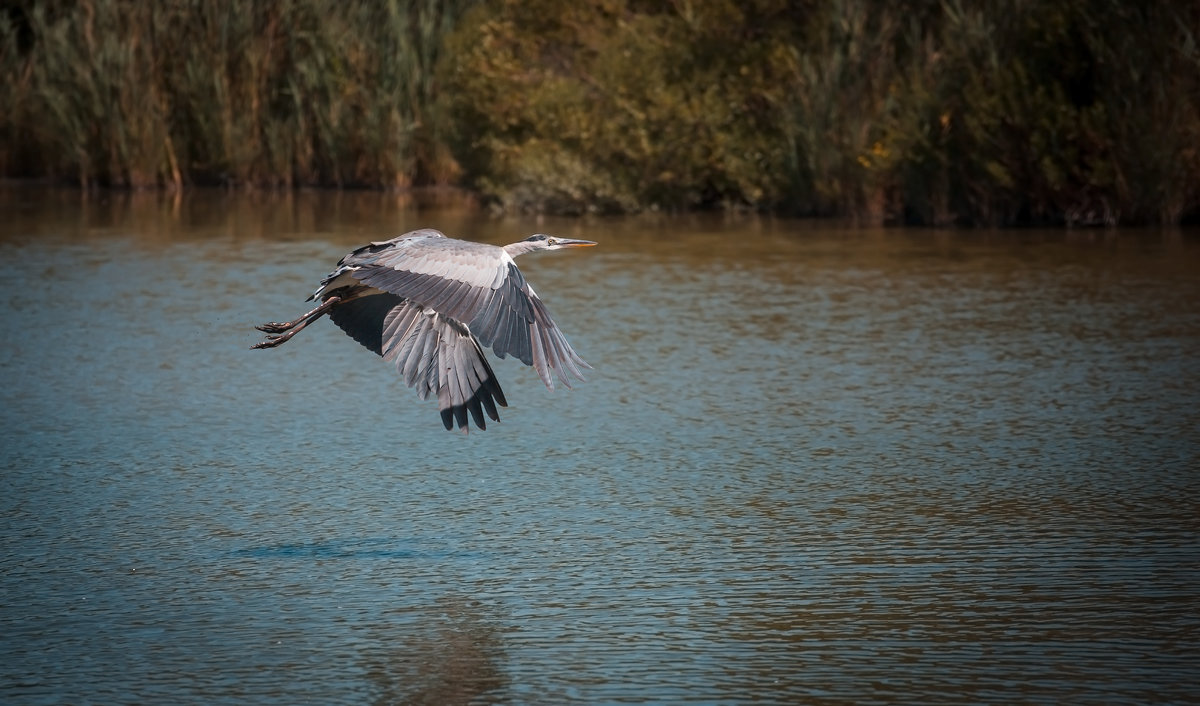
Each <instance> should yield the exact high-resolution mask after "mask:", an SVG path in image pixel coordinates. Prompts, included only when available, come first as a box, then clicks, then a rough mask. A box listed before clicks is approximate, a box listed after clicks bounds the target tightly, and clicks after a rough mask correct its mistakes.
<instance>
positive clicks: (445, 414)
mask: <svg viewBox="0 0 1200 706" xmlns="http://www.w3.org/2000/svg"><path fill="white" fill-rule="evenodd" d="M329 316H330V318H331V319H333V322H334V323H336V324H337V325H338V326H340V327H341V328H342V330H343V331H345V332H346V333H347V334H349V335H350V337H351V338H353V339H354V340H356V341H358V342H359V343H361V344H363V345H364V346H366V347H367V348H369V349H371V350H372V351H373V352H375V353H377V354H379V355H381V356H383V358H384V360H387V361H393V362H395V364H396V369H397V371H399V373H400V375H401V377H403V378H404V382H405V384H407V385H408V386H409V387H414V388H416V391H417V396H418V397H420V398H421V399H423V400H424V399H427V398H428V397H429V395H430V394H431V393H432V394H434V395H436V396H437V399H438V409H439V410H440V412H441V415H442V424H444V425H445V427H446V428H447V429H452V428H453V427H454V425H455V423H457V424H458V427H459V428H460V429H463V430H466V429H467V415H468V414H470V417H471V419H473V420H474V421H475V425H476V426H478V427H479V428H480V429H486V428H487V423H486V422H485V421H484V414H485V413H486V414H487V416H488V417H491V418H492V419H493V420H494V421H500V415H499V414H498V413H497V411H496V405H500V406H501V407H507V406H508V403H507V401H506V400H505V399H504V392H503V391H502V390H501V389H500V383H499V381H498V380H497V379H496V374H495V373H494V372H493V371H492V368H491V366H490V365H488V362H487V357H486V356H485V355H484V353H483V349H482V348H480V346H479V342H478V341H476V340H475V338H474V337H473V336H472V335H471V332H470V331H469V330H467V327H466V326H464V325H462V324H461V323H459V322H457V321H454V320H453V319H450V318H448V317H445V316H443V315H441V314H439V313H437V312H436V311H434V310H432V309H430V308H428V307H423V306H421V305H419V304H416V303H414V302H412V301H408V300H405V299H403V298H401V297H399V296H397V295H394V294H374V295H370V296H365V297H359V298H357V299H351V300H349V301H347V302H345V303H343V304H339V305H338V306H335V307H334V308H333V309H332V310H330V312H329Z"/></svg>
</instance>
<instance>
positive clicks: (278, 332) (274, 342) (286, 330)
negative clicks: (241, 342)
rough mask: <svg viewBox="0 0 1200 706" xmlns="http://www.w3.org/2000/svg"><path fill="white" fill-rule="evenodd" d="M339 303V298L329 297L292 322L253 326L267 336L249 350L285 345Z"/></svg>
mask: <svg viewBox="0 0 1200 706" xmlns="http://www.w3.org/2000/svg"><path fill="white" fill-rule="evenodd" d="M340 301H342V298H341V297H338V296H333V297H329V298H328V299H326V300H325V301H323V302H321V305H320V306H318V307H317V308H315V309H313V310H312V311H310V312H308V313H307V314H305V315H304V316H301V317H300V318H298V319H296V320H294V321H288V322H285V323H279V322H275V321H271V322H268V323H265V324H263V325H261V326H255V327H254V328H256V329H258V330H259V331H263V332H265V333H267V334H269V335H268V336H267V340H265V341H263V342H261V343H255V344H254V345H253V346H250V348H251V349H255V348H274V347H275V346H278V345H280V344H283V343H286V342H287V341H288V340H290V339H291V337H292V336H295V335H296V334H298V333H300V332H301V331H302V330H304V327H305V326H308V325H309V324H311V323H312V322H314V321H316V320H317V319H319V318H321V317H322V316H324V315H325V314H326V313H328V312H329V310H330V309H332V308H333V307H334V305H335V304H337V303H338V302H340Z"/></svg>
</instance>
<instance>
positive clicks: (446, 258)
mask: <svg viewBox="0 0 1200 706" xmlns="http://www.w3.org/2000/svg"><path fill="white" fill-rule="evenodd" d="M588 245H595V243H594V242H592V241H590V240H572V239H570V238H556V237H554V236H550V235H543V234H541V233H539V234H536V235H531V236H529V237H528V238H526V239H524V240H522V241H520V242H516V243H513V244H512V245H505V246H504V247H499V246H496V245H487V244H484V243H473V242H469V241H466V240H455V239H453V238H447V237H446V236H445V235H443V234H442V233H440V232H438V231H436V230H433V229H430V228H425V229H422V230H414V231H412V232H411V233H405V234H404V235H401V236H400V237H398V238H392V239H391V240H385V241H381V242H376V243H371V244H370V245H364V246H363V247H361V248H359V249H357V250H355V251H354V252H352V253H350V254H349V255H346V256H345V257H343V258H342V259H341V260H340V261H339V262H338V264H337V268H336V269H335V270H334V271H333V272H331V273H329V276H327V277H326V278H325V279H323V280H321V286H320V287H318V288H317V291H315V292H313V294H312V296H310V297H309V298H308V301H313V300H317V301H319V305H318V306H317V307H316V308H315V309H313V310H312V311H310V312H308V313H307V314H304V315H303V316H301V317H299V318H297V319H295V320H293V321H287V322H283V323H278V322H271V323H266V324H263V325H261V326H256V327H255V328H257V329H258V330H260V331H263V332H265V333H266V334H267V338H266V340H265V341H263V342H262V343H258V344H255V345H254V346H251V348H274V347H275V346H278V345H281V344H283V343H286V342H287V341H288V340H290V339H291V338H292V336H295V335H296V334H297V333H299V332H300V331H301V330H302V329H303V328H304V327H305V326H308V325H309V324H311V323H312V322H314V321H316V320H317V319H319V318H321V317H322V316H324V315H326V314H328V315H329V318H330V319H332V320H333V323H335V324H337V325H338V326H339V327H341V329H342V330H343V331H345V332H346V333H347V334H348V335H349V336H350V337H351V338H353V339H354V340H355V341H358V342H359V343H361V344H362V345H363V346H366V347H367V348H369V349H371V350H372V351H374V352H375V353H376V354H377V355H380V356H383V359H384V360H387V361H393V362H395V364H396V369H397V370H398V371H399V372H400V374H401V375H402V376H403V377H404V382H405V383H406V384H407V385H408V386H409V387H415V388H416V390H417V396H418V397H419V398H421V399H422V400H424V399H427V398H428V397H429V395H430V394H431V393H432V394H435V395H437V400H438V408H439V410H440V412H441V415H442V424H444V425H445V427H446V429H453V428H454V425H455V423H457V424H458V428H459V429H462V430H463V432H464V433H466V432H467V430H468V427H469V425H468V423H467V415H468V413H470V416H471V418H472V419H473V420H474V421H475V425H476V426H477V427H479V428H480V429H486V428H487V423H486V422H485V421H484V418H483V415H484V413H486V414H487V416H488V417H490V418H491V419H492V420H493V421H497V422H498V421H500V416H499V414H497V412H496V405H500V406H501V407H507V406H508V402H507V401H506V400H505V399H504V392H502V391H501V390H500V382H499V381H498V380H497V379H496V373H495V372H493V371H492V366H491V365H489V364H488V361H487V357H486V356H485V355H484V353H483V348H484V347H485V346H490V347H491V349H492V352H494V353H495V354H496V355H497V356H499V357H500V358H504V357H506V356H508V355H510V354H511V355H513V356H515V357H516V358H517V359H518V360H520V361H521V362H522V363H524V364H526V365H532V366H533V368H534V370H536V371H537V373H538V375H539V376H540V377H541V378H542V382H544V383H546V387H548V388H550V389H551V390H553V389H554V376H557V377H558V379H559V380H561V381H562V383H563V384H564V385H566V386H567V387H570V386H571V382H570V378H571V377H575V378H578V379H580V380H583V379H584V377H583V374H582V373H581V372H580V371H579V369H580V367H584V368H590V367H591V366H590V365H588V364H587V363H585V362H584V361H583V359H582V358H580V357H579V355H578V354H576V353H575V351H574V350H573V349H572V348H571V344H569V343H567V339H566V336H564V335H563V332H562V331H561V330H559V328H558V326H556V325H555V324H554V321H553V320H552V319H551V318H550V312H549V311H547V310H546V305H545V304H542V300H541V299H539V298H538V295H537V294H536V293H534V291H533V287H531V286H530V285H529V283H528V282H526V281H525V277H524V276H523V275H522V274H521V271H520V270H518V269H517V264H516V262H514V261H513V258H515V257H517V256H519V255H524V254H525V253H529V252H536V251H539V250H561V249H563V248H576V247H584V246H588Z"/></svg>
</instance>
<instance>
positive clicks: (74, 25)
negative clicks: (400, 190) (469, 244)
mask: <svg viewBox="0 0 1200 706" xmlns="http://www.w3.org/2000/svg"><path fill="white" fill-rule="evenodd" d="M463 4H465V2H463V1H456V0H385V1H383V2H371V3H366V2H363V3H356V2H338V1H337V0H291V1H288V0H277V1H274V2H256V1H255V0H179V1H178V2H169V3H165V2H164V3H157V2H154V3H145V2H139V1H137V0H79V1H78V2H65V1H64V2H28V3H26V4H24V5H18V6H17V9H16V10H15V11H10V12H9V13H8V14H7V16H5V17H3V18H2V19H0V46H3V47H5V49H3V50H0V62H3V63H2V64H0V68H2V70H3V72H4V75H5V78H6V79H8V80H6V88H4V89H0V90H3V91H4V95H3V98H4V103H5V104H6V105H9V106H13V109H12V110H11V111H10V112H9V113H8V115H7V117H6V119H4V120H0V123H3V125H2V126H0V130H3V133H2V134H3V136H4V138H5V139H4V142H5V145H4V147H3V148H0V149H3V152H4V154H3V157H2V158H0V160H2V161H0V164H3V165H4V166H5V167H6V168H7V169H10V170H13V171H19V170H21V169H24V170H26V171H31V172H43V173H50V174H52V175H58V176H67V175H74V177H75V178H76V179H78V181H79V183H80V184H82V185H84V186H85V187H86V186H89V185H92V184H97V183H101V184H111V185H121V186H131V187H145V186H154V185H172V186H175V187H179V186H182V185H183V184H184V183H191V182H198V183H223V184H240V185H286V186H290V185H301V184H329V185H339V186H341V185H354V184H371V185H394V186H405V185H407V184H409V183H411V182H412V181H413V180H414V179H415V178H418V177H422V178H425V179H428V180H431V181H446V180H450V179H453V178H454V177H455V176H456V166H455V164H454V162H453V160H452V158H451V157H450V155H449V153H448V152H447V151H446V150H445V148H444V147H443V146H442V141H441V138H440V129H441V128H440V121H439V119H438V117H437V109H436V107H435V105H434V103H435V101H434V85H433V76H434V66H435V64H436V62H437V58H438V56H437V55H438V48H439V47H440V44H441V39H442V37H443V36H444V35H445V34H446V33H447V32H448V30H449V28H450V27H451V26H452V24H453V22H454V20H455V18H456V16H457V14H458V12H459V9H460V6H461V5H463Z"/></svg>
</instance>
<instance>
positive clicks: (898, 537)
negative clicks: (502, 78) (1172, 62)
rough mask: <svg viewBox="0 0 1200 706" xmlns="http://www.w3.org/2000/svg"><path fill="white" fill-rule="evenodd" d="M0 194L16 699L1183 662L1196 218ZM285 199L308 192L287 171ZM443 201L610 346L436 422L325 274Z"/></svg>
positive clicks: (504, 366) (1178, 675) (1199, 591)
mask: <svg viewBox="0 0 1200 706" xmlns="http://www.w3.org/2000/svg"><path fill="white" fill-rule="evenodd" d="M44 198H45V200H42V199H43V197H35V196H31V195H29V194H27V193H21V194H18V195H16V196H13V195H11V194H9V195H7V196H6V197H5V199H0V203H3V204H4V206H5V208H6V210H7V211H8V212H9V213H10V217H9V218H7V219H5V222H4V223H3V224H0V282H3V283H4V291H5V299H6V308H5V309H4V310H3V313H2V314H0V331H2V332H3V336H4V343H3V344H2V345H0V375H2V376H3V385H2V387H0V701H4V702H5V703H16V704H40V703H45V704H59V703H92V704H106V703H148V702H157V703H280V704H285V703H286V704H291V703H298V702H306V703H364V702H373V703H547V704H550V703H562V702H564V701H574V702H586V703H629V702H637V703H644V702H658V703H661V702H672V701H678V702H682V701H686V702H688V703H722V704H725V703H738V702H755V703H796V702H811V703H896V702H910V703H964V702H997V703H1010V702H1042V703H1097V702H1107V703H1134V702H1142V703H1163V702H1176V703H1185V702H1192V703H1194V702H1196V697H1195V696H1194V694H1196V693H1200V670H1198V668H1197V666H1196V665H1197V664H1200V611H1197V609H1196V607H1197V606H1198V605H1200V588H1198V586H1200V568H1198V567H1200V506H1198V502H1197V497H1198V491H1200V440H1198V439H1200V435H1198V434H1197V430H1198V429H1200V405H1198V404H1197V403H1198V402H1200V238H1198V237H1196V235H1195V234H1188V233H1178V232H1171V233H1159V232H1149V233H1148V232H1127V231H1120V232H1117V231H1097V232H1083V233H1079V232H1076V233H1034V232H1015V233H980V232H949V231H943V232H910V231H859V230H851V229H846V228H830V227H829V226H827V225H824V224H812V223H803V222H787V221H763V220H757V219H749V218H747V219H719V218H718V219H709V218H700V217H696V218H677V219H630V220H619V221H609V220H604V221H555V220H550V221H536V222H534V221H531V222H523V221H520V220H517V219H512V220H489V219H487V218H485V217H483V216H479V215H473V214H469V213H463V212H461V211H458V210H452V209H451V210H447V209H433V210H429V209H426V210H420V209H418V208H416V207H414V206H408V205H405V204H396V203H393V202H390V201H388V200H387V198H386V197H384V196H379V195H361V196H342V197H338V199H337V200H334V201H331V199H332V198H333V197H330V196H327V195H315V196H309V197H306V199H301V200H300V201H299V202H297V201H293V200H290V199H289V200H283V199H271V198H266V197H259V198H258V199H257V200H253V199H246V198H239V197H231V196H220V195H218V196H212V195H199V196H195V197H192V199H191V200H188V201H186V202H185V203H184V205H183V206H182V208H180V207H178V206H176V205H173V204H171V203H169V202H159V201H157V200H152V199H150V200H144V201H142V202H138V201H134V202H125V201H121V200H120V199H119V197H117V201H116V202H115V203H113V204H110V205H105V204H95V203H90V202H83V203H80V202H79V201H78V200H71V199H66V198H63V197H62V196H61V195H59V196H57V197H44ZM298 198H299V197H298ZM424 225H431V226H435V227H438V226H440V227H443V228H445V229H446V230H447V231H453V233H454V234H456V235H463V236H468V235H469V236H470V237H472V238H474V239H479V240H490V241H491V242H508V241H513V240H517V239H519V238H521V237H523V236H524V235H525V234H527V233H528V232H534V231H539V232H556V233H559V234H561V235H565V236H569V237H585V238H589V239H592V240H596V241H599V242H600V243H601V245H600V246H599V247H597V248H591V249H588V250H587V251H578V252H566V253H548V254H545V255H541V256H530V257H529V258H528V259H525V260H523V261H522V262H521V265H522V269H523V270H524V271H525V272H526V274H527V276H528V278H529V279H530V281H531V282H532V283H533V284H534V286H535V287H536V288H537V290H538V292H539V293H540V294H541V295H542V297H543V299H544V300H545V301H546V302H547V304H548V305H549V306H550V308H551V311H552V312H553V313H554V315H555V318H556V320H557V321H558V323H559V324H560V325H561V327H562V328H563V329H564V330H565V331H566V333H567V336H568V337H569V338H570V340H571V342H572V344H573V345H574V347H575V348H576V349H577V350H578V351H579V352H580V354H581V355H582V356H583V357H584V358H585V359H587V360H588V361H589V362H590V363H591V364H592V365H593V366H594V370H592V371H589V375H588V377H589V381H588V382H587V383H582V384H580V385H577V386H576V388H575V389H574V390H562V389H559V390H557V391H555V392H554V393H550V392H548V391H546V390H545V388H544V387H542V385H541V382H540V381H539V380H538V379H537V376H536V375H535V374H534V373H533V372H532V371H531V370H529V369H528V368H525V367H524V366H521V365H520V364H519V363H517V362H516V361H512V360H506V361H494V367H495V368H496V371H497V373H498V374H499V376H500V380H501V382H502V384H503V385H504V389H505V392H506V393H507V396H508V399H509V402H510V407H509V408H508V409H506V410H501V418H502V420H503V421H502V423H501V424H498V425H491V424H489V427H488V431H486V432H473V433H471V434H469V435H467V436H463V435H461V434H457V433H451V432H446V431H444V430H443V429H442V427H441V423H440V420H439V418H438V415H437V410H436V405H434V404H433V403H431V402H430V403H422V402H420V401H418V400H417V399H416V397H415V395H414V394H413V393H412V391H411V390H408V389H407V388H405V387H404V386H403V383H402V382H400V381H399V380H398V379H397V377H396V375H395V373H394V371H393V370H391V368H390V367H389V366H388V365H387V364H386V363H383V362H382V361H380V360H379V359H378V358H377V357H375V356H373V355H371V354H370V353H369V352H367V351H365V350H364V349H362V348H361V347H359V346H357V345H356V344H355V343H354V342H353V341H351V340H350V339H349V338H347V337H346V336H344V335H343V334H342V333H341V332H340V331H338V330H337V329H336V327H334V326H333V325H332V324H329V323H327V322H320V323H319V324H317V325H314V326H312V327H310V328H309V329H307V330H306V331H304V332H303V333H302V334H300V335H299V336H297V337H296V338H295V339H294V340H293V341H292V342H290V343H288V344H287V345H285V346H282V347H280V348H279V349H276V350H268V351H250V350H248V348H249V346H250V345H251V344H252V343H254V342H256V341H257V340H259V338H258V334H257V332H256V331H254V330H253V324H256V323H261V322H263V321H268V320H281V317H282V318H287V317H290V316H293V315H295V314H299V313H301V312H302V311H304V309H305V302H304V301H303V299H304V297H305V296H307V295H308V293H309V292H310V291H311V290H312V289H313V287H314V286H315V284H316V283H317V281H319V279H320V277H322V276H323V275H324V274H325V273H326V272H327V271H328V270H329V269H330V268H331V266H332V265H333V263H334V262H336V260H337V258H338V257H340V256H341V255H342V254H344V253H345V252H346V251H348V250H349V249H351V248H352V247H354V246H356V245H359V244H361V243H363V242H366V241H368V240H372V239H380V238H385V237H390V236H392V235H395V234H398V233H399V232H403V231H404V230H408V229H410V228H414V227H418V226H424Z"/></svg>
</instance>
